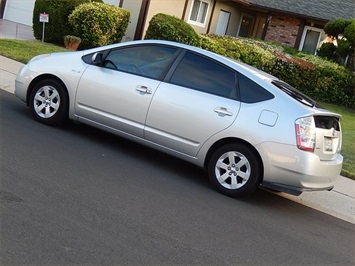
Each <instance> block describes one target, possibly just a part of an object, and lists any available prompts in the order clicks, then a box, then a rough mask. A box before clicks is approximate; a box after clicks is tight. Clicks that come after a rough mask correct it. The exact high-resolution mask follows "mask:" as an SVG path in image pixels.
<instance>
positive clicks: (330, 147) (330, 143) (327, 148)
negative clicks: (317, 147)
mask: <svg viewBox="0 0 355 266" xmlns="http://www.w3.org/2000/svg"><path fill="white" fill-rule="evenodd" d="M324 143H325V151H330V152H331V151H333V138H329V137H325V138H324Z"/></svg>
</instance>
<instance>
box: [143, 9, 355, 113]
mask: <svg viewBox="0 0 355 266" xmlns="http://www.w3.org/2000/svg"><path fill="white" fill-rule="evenodd" d="M339 23H340V22H339ZM185 24H186V23H185V22H182V21H181V20H180V19H178V18H174V17H171V16H167V15H163V14H159V15H157V16H155V17H153V19H152V20H151V22H150V24H149V28H148V31H147V35H146V39H162V40H171V41H178V42H182V43H185V44H190V45H194V46H199V47H201V48H203V49H206V50H209V51H212V52H215V53H218V54H221V55H223V56H227V57H230V58H233V59H236V60H239V61H242V62H244V63H247V64H249V65H252V66H254V67H256V68H259V69H261V70H264V71H265V72H268V73H270V74H272V75H274V76H276V77H277V78H279V79H282V80H284V81H285V82H287V83H289V84H290V85H292V86H293V87H295V88H297V89H299V90H300V91H302V92H304V93H305V94H307V95H309V96H311V97H312V98H314V99H315V100H317V101H322V102H326V103H332V104H337V105H340V106H344V107H350V108H355V75H354V74H353V73H352V72H351V71H349V70H348V69H346V68H345V67H343V66H340V65H338V64H336V63H333V62H330V61H327V60H324V59H322V58H320V57H319V56H314V55H310V54H306V53H303V52H300V51H298V50H296V49H292V48H290V47H283V46H281V45H278V44H271V43H266V42H263V41H258V40H253V39H246V38H235V37H230V36H217V35H201V36H199V35H198V34H197V33H196V32H195V31H193V29H192V28H191V27H187V28H185ZM348 24H349V23H348ZM181 25H183V26H181ZM336 26H337V27H338V26H339V25H336ZM191 30H192V31H193V32H192V31H191ZM196 35H197V36H196Z"/></svg>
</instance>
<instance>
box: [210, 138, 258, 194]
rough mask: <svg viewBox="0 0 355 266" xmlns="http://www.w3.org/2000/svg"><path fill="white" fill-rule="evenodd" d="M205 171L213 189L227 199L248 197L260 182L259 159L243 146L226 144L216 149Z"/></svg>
mask: <svg viewBox="0 0 355 266" xmlns="http://www.w3.org/2000/svg"><path fill="white" fill-rule="evenodd" d="M207 170H208V176H209V179H210V182H211V184H212V185H213V186H214V188H215V189H216V190H217V191H218V192H220V193H222V194H224V195H226V196H229V197H234V198H238V197H243V196H249V195H251V194H253V193H254V192H255V191H256V190H257V188H258V187H259V185H260V182H261V174H262V168H261V162H260V159H259V158H258V157H257V156H256V155H255V152H254V151H253V150H251V149H250V148H249V147H248V146H246V145H243V144H227V145H225V146H222V147H221V148H219V149H217V150H216V151H215V152H214V154H213V155H212V157H211V159H210V161H209V164H208V166H207Z"/></svg>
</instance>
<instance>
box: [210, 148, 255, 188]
mask: <svg viewBox="0 0 355 266" xmlns="http://www.w3.org/2000/svg"><path fill="white" fill-rule="evenodd" d="M215 174H216V177H217V180H218V182H219V183H220V184H221V185H222V186H223V187H225V188H227V189H239V188H241V187H242V186H244V185H245V184H246V183H247V181H248V180H249V177H250V174H251V167H250V163H249V161H248V159H247V158H246V157H245V156H244V155H243V154H241V153H239V152H235V151H230V152H227V153H224V154H223V155H222V156H221V157H220V158H219V159H218V161H217V164H216V167H215Z"/></svg>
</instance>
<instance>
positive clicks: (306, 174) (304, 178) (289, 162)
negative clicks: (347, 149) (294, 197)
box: [257, 143, 343, 194]
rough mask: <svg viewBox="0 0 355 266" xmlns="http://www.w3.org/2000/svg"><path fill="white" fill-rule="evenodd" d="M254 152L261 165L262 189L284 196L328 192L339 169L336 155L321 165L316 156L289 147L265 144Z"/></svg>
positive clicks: (341, 159) (340, 165) (337, 155)
mask: <svg viewBox="0 0 355 266" xmlns="http://www.w3.org/2000/svg"><path fill="white" fill-rule="evenodd" d="M257 148H258V150H259V152H260V154H261V156H262V158H263V163H264V179H263V185H264V186H265V187H269V188H272V189H276V190H281V191H284V192H287V193H291V191H295V192H299V193H298V194H300V193H301V192H303V191H315V190H331V189H332V188H333V187H334V184H335V181H336V180H337V178H338V177H339V175H340V172H341V168H342V165H343V156H342V155H340V154H335V155H334V157H333V159H332V160H330V161H321V160H320V159H319V157H318V156H317V155H316V154H314V153H311V152H305V151H301V150H299V149H297V147H296V146H292V145H285V144H279V143H265V144H262V145H260V146H258V147H257ZM291 194H292V193H291Z"/></svg>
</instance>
